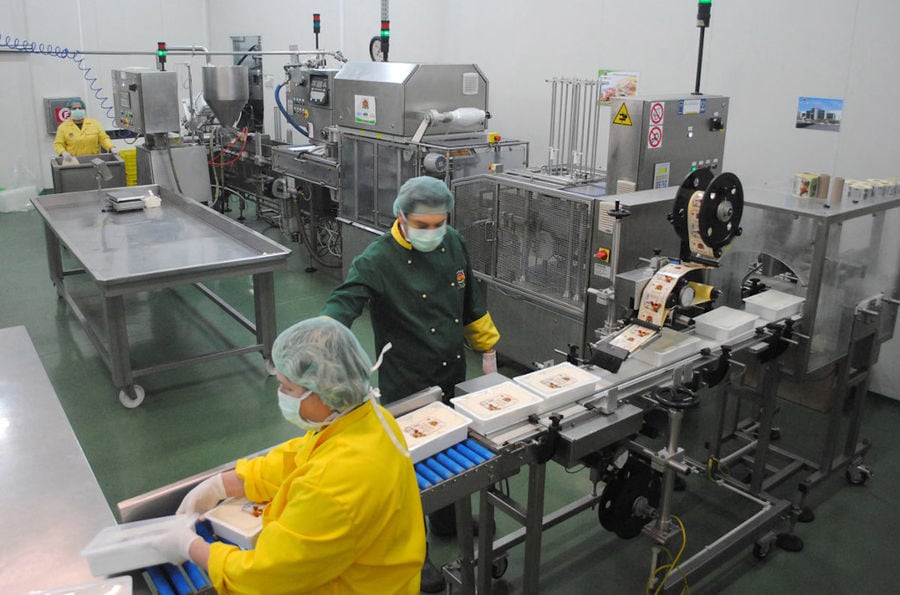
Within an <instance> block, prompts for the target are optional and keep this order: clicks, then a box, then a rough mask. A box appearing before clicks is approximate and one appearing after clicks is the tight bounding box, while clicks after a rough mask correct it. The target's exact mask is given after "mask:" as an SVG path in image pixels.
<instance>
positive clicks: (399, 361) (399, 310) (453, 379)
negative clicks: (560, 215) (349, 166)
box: [322, 176, 500, 593]
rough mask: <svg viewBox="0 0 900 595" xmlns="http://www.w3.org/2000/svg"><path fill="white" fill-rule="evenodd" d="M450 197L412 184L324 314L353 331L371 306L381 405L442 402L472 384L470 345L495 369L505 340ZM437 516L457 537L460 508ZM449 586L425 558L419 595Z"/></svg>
mask: <svg viewBox="0 0 900 595" xmlns="http://www.w3.org/2000/svg"><path fill="white" fill-rule="evenodd" d="M452 210H453V195H452V194H451V193H450V190H449V189H448V188H447V186H446V185H445V184H444V183H443V182H441V181H440V180H437V179H435V178H431V177H428V176H422V177H418V178H411V179H410V180H407V181H406V183H404V184H403V186H401V187H400V190H399V192H398V193H397V198H396V199H395V200H394V215H395V216H396V217H397V219H396V220H395V221H394V225H393V227H392V228H391V231H390V232H389V233H385V234H384V235H382V236H381V237H379V238H378V239H377V240H375V242H373V243H372V244H371V245H369V247H368V248H366V250H365V251H364V252H363V253H362V254H360V255H359V256H357V257H356V258H355V259H354V260H353V263H352V264H351V266H350V270H349V272H348V273H347V277H346V279H345V280H344V282H343V283H342V284H341V285H340V286H338V287H337V288H336V289H335V290H334V291H333V292H332V294H331V296H329V298H328V300H327V302H326V303H325V307H324V308H323V310H322V314H323V315H326V316H330V317H332V318H335V319H337V320H338V321H340V322H342V323H343V324H345V325H346V326H348V327H349V326H350V325H352V324H353V321H354V320H356V318H357V317H359V315H360V314H361V313H362V311H363V308H364V307H365V306H366V304H368V305H369V308H370V313H371V318H372V327H373V330H374V333H375V349H376V351H378V352H380V351H381V350H382V348H383V347H384V346H385V345H386V344H387V343H390V344H391V349H390V350H388V351H387V352H385V353H384V361H383V362H382V364H381V368H380V369H379V372H378V379H379V381H378V384H379V389H380V390H381V396H382V402H390V401H394V400H397V399H402V398H403V397H407V396H409V395H411V394H413V393H415V392H417V391H420V390H422V389H424V388H427V387H429V386H435V385H437V386H440V387H441V389H442V390H443V391H444V401H446V402H449V399H450V398H451V397H453V396H454V394H453V391H454V387H455V385H456V384H457V383H459V382H462V381H464V380H465V379H466V355H465V344H466V343H468V344H469V346H471V347H472V348H473V349H475V350H476V351H480V352H482V371H483V372H484V373H485V374H487V373H490V372H496V371H497V354H496V352H495V351H494V345H496V343H497V341H498V340H499V339H500V334H499V333H498V332H497V328H496V327H495V326H494V322H493V321H492V320H491V315H490V313H489V312H488V310H487V305H486V304H485V300H484V296H483V295H482V293H481V289H480V288H479V287H478V286H477V284H476V283H475V277H474V275H473V274H472V266H471V262H470V261H469V254H468V251H467V250H466V244H465V241H464V240H463V237H462V235H460V233H459V232H458V231H456V230H455V229H453V228H452V227H450V226H449V225H448V224H447V219H448V217H449V215H450V212H451V211H452ZM429 516H430V528H431V532H432V533H433V534H437V535H453V534H455V531H456V524H455V523H456V522H455V515H454V514H453V507H452V506H450V507H447V508H445V509H442V510H440V511H438V512H436V513H432V514H431V515H429ZM443 587H444V579H443V577H442V576H441V574H440V572H439V571H438V570H437V569H436V568H435V567H434V565H433V564H432V563H431V562H430V560H428V559H427V558H426V561H425V566H424V567H423V569H422V587H421V588H422V590H423V591H425V592H426V593H435V592H439V591H442V590H443Z"/></svg>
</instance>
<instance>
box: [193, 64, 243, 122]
mask: <svg viewBox="0 0 900 595" xmlns="http://www.w3.org/2000/svg"><path fill="white" fill-rule="evenodd" d="M203 98H204V99H205V100H206V103H207V105H209V107H210V109H211V110H212V111H213V113H214V114H215V115H216V118H218V119H219V123H220V124H222V126H227V127H229V128H230V127H233V126H234V125H235V123H236V122H237V121H238V118H239V117H240V115H241V110H242V109H243V108H244V105H246V104H247V100H248V99H250V79H249V78H248V71H247V67H246V66H213V65H209V66H204V67H203Z"/></svg>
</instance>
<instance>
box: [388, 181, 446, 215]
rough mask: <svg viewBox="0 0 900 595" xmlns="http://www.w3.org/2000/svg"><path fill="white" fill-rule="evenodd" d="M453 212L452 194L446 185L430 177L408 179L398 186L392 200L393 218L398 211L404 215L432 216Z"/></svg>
mask: <svg viewBox="0 0 900 595" xmlns="http://www.w3.org/2000/svg"><path fill="white" fill-rule="evenodd" d="M452 210H453V194H452V193H451V192H450V189H449V188H447V185H446V184H444V183H443V182H441V181H440V180H438V179H437V178H432V177H430V176H419V177H418V178H410V179H408V180H406V182H404V184H403V185H402V186H400V190H399V192H397V198H395V199H394V216H396V215H397V213H398V212H399V211H403V213H404V214H406V215H433V214H435V213H449V212H450V211H452Z"/></svg>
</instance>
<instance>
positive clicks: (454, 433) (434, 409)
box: [397, 401, 472, 463]
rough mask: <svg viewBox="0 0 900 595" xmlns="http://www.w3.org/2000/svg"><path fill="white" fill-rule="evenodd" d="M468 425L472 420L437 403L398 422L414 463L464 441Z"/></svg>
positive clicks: (418, 410) (407, 415)
mask: <svg viewBox="0 0 900 595" xmlns="http://www.w3.org/2000/svg"><path fill="white" fill-rule="evenodd" d="M471 423H472V420H471V419H469V418H468V417H466V416H464V415H462V414H460V413H459V412H458V411H454V410H453V408H451V407H449V406H448V405H444V404H443V403H441V402H440V401H437V402H435V403H430V404H428V405H426V406H424V407H422V408H420V409H416V410H415V411H413V412H411V413H407V414H406V415H403V416H401V417H398V418H397V425H399V426H400V431H402V432H403V437H404V438H405V439H406V446H407V447H408V448H409V456H410V458H412V461H413V463H418V462H419V461H422V460H424V459H427V458H428V457H430V456H433V455H436V454H437V453H439V452H441V451H442V450H444V449H447V448H450V447H451V446H453V445H454V444H458V443H460V442H462V441H463V440H465V439H466V437H467V436H468V435H469V424H471Z"/></svg>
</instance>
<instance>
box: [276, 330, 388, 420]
mask: <svg viewBox="0 0 900 595" xmlns="http://www.w3.org/2000/svg"><path fill="white" fill-rule="evenodd" d="M272 362H273V363H274V364H275V369H277V370H278V371H279V372H281V373H282V374H283V375H284V376H285V377H286V378H287V379H288V380H290V381H291V382H293V383H294V384H298V385H300V386H302V387H304V388H307V389H309V390H311V391H312V392H314V393H316V394H317V395H319V398H320V399H322V402H323V403H325V404H326V405H328V406H329V407H330V408H331V409H333V410H335V411H345V410H347V409H350V408H352V407H355V406H356V405H359V404H360V403H362V402H363V401H364V400H365V399H366V397H367V396H368V394H369V375H370V374H371V370H372V361H371V360H370V359H369V356H368V355H367V354H366V352H365V351H364V350H363V348H362V345H360V344H359V341H358V340H357V338H356V336H355V335H354V334H353V333H352V332H350V329H348V328H347V327H346V326H344V325H343V324H341V323H340V322H338V321H337V320H334V319H333V318H328V317H327V316H319V317H318V318H310V319H308V320H303V321H301V322H298V323H297V324H295V325H293V326H292V327H290V328H288V329H287V330H285V331H284V332H282V333H281V334H280V335H278V338H277V339H275V343H274V344H273V345H272Z"/></svg>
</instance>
